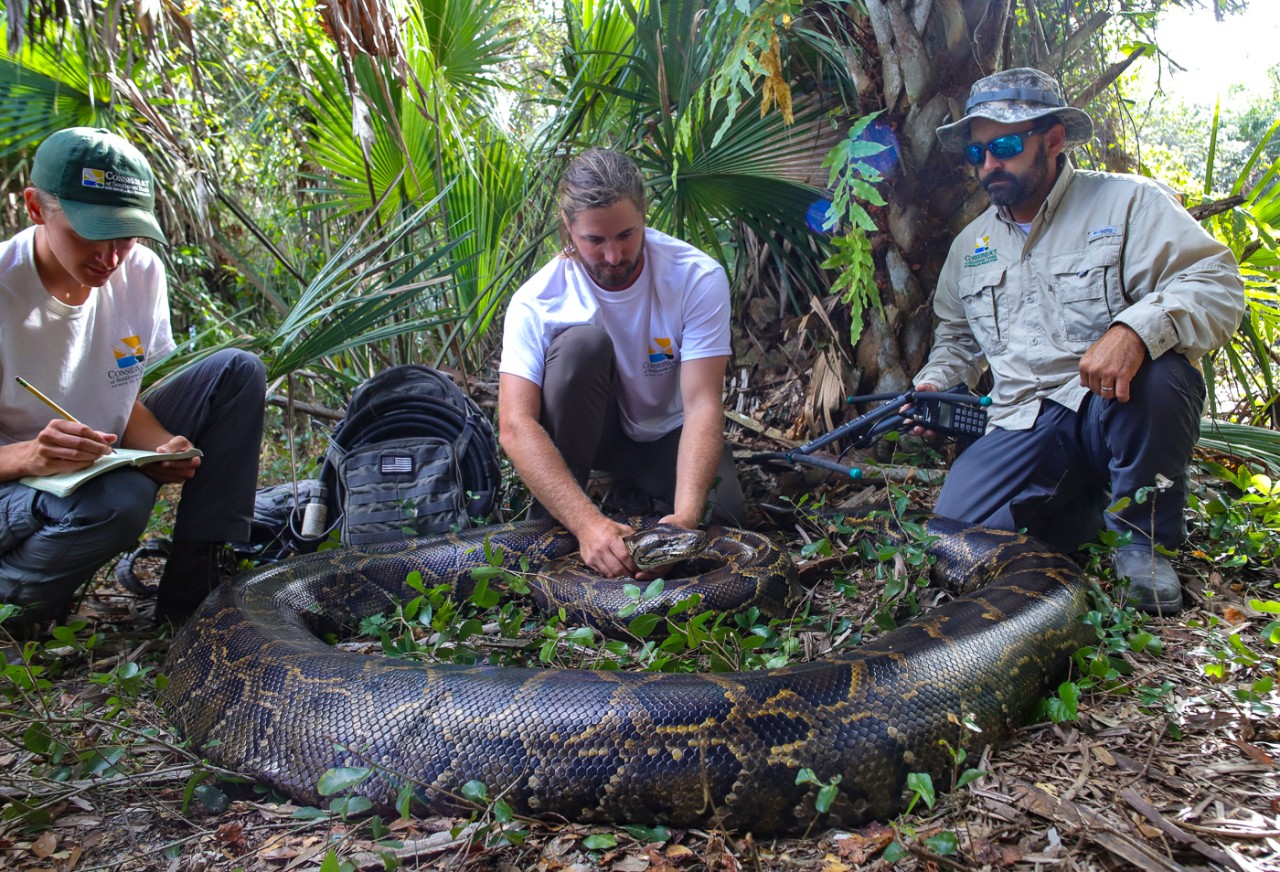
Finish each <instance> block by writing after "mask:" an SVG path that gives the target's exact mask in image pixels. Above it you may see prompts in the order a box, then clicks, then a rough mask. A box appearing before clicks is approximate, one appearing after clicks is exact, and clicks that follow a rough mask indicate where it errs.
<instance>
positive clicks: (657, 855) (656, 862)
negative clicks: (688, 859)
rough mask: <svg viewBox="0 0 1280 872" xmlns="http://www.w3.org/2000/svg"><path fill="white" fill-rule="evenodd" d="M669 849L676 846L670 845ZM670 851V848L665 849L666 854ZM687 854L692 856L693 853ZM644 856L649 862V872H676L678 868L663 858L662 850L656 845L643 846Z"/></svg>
mask: <svg viewBox="0 0 1280 872" xmlns="http://www.w3.org/2000/svg"><path fill="white" fill-rule="evenodd" d="M671 847H673V848H674V847H677V846H675V845H672V846H671ZM670 850H671V849H670V848H668V849H667V851H668V853H669V852H670ZM686 850H688V849H686ZM689 853H690V854H692V853H693V852H692V851H689ZM644 856H645V859H647V860H648V861H649V872H677V870H678V869H679V868H680V867H678V866H677V865H676V864H675V863H672V862H671V861H670V860H669V859H667V857H665V856H663V852H662V850H661V849H660V848H659V847H658V846H657V845H645V846H644Z"/></svg>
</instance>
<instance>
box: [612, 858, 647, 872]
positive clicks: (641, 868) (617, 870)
mask: <svg viewBox="0 0 1280 872" xmlns="http://www.w3.org/2000/svg"><path fill="white" fill-rule="evenodd" d="M648 868H649V858H648V857H641V856H638V855H636V854H631V855H630V856H627V857H623V858H622V859H621V860H619V861H618V862H617V863H614V864H613V872H646V870H648Z"/></svg>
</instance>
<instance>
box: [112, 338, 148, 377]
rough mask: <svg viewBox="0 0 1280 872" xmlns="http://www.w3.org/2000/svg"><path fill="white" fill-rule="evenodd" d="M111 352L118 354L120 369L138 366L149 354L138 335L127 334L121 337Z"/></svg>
mask: <svg viewBox="0 0 1280 872" xmlns="http://www.w3.org/2000/svg"><path fill="white" fill-rule="evenodd" d="M111 352H112V353H113V354H114V355H115V356H116V366H118V367H119V368H120V369H128V368H129V367H131V366H137V365H138V364H139V363H142V361H144V360H146V359H147V354H146V352H145V351H143V349H142V340H141V339H139V338H138V337H137V336H126V337H125V338H123V339H121V340H120V341H118V342H117V343H116V347H115V348H113V349H111Z"/></svg>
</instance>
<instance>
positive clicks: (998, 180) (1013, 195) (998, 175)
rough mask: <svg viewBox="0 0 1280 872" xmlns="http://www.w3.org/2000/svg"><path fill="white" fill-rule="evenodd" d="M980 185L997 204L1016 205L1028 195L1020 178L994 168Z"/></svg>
mask: <svg viewBox="0 0 1280 872" xmlns="http://www.w3.org/2000/svg"><path fill="white" fill-rule="evenodd" d="M993 186H994V187H993ZM982 187H983V189H984V190H986V192H987V196H988V197H990V198H991V202H992V203H994V204H995V205H997V206H1016V205H1018V204H1019V203H1022V202H1025V201H1026V199H1027V196H1028V193H1027V189H1026V188H1025V187H1024V186H1023V184H1022V179H1020V178H1018V177H1017V176H1015V175H1014V174H1013V173H1007V172H1005V171H1004V170H996V171H995V172H993V173H992V174H991V175H989V176H987V177H986V178H985V179H983V180H982Z"/></svg>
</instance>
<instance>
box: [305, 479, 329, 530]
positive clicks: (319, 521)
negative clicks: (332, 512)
mask: <svg viewBox="0 0 1280 872" xmlns="http://www.w3.org/2000/svg"><path fill="white" fill-rule="evenodd" d="M328 498H329V489H328V488H327V487H325V486H324V485H320V487H318V488H317V489H316V492H315V493H314V494H313V495H312V496H311V501H310V502H309V503H307V505H306V507H305V508H303V510H302V538H303V539H319V538H320V537H321V536H323V535H324V525H325V522H326V521H328V520H329V506H328V504H327V502H326V501H327V500H328Z"/></svg>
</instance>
